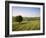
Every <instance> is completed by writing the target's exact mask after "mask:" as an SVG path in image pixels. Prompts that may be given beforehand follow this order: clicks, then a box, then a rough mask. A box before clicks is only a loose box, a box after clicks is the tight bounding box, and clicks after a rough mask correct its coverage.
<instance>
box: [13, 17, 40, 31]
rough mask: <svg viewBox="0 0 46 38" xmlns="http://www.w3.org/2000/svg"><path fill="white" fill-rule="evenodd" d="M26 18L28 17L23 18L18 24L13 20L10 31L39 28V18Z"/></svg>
mask: <svg viewBox="0 0 46 38" xmlns="http://www.w3.org/2000/svg"><path fill="white" fill-rule="evenodd" d="M13 19H14V18H13ZM26 19H29V18H25V19H24V20H23V21H22V22H21V23H20V24H19V23H18V22H16V21H14V20H13V22H12V31H26V30H27V31H28V30H40V18H30V20H26ZM34 19H35V20H34Z"/></svg>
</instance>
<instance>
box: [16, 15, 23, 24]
mask: <svg viewBox="0 0 46 38" xmlns="http://www.w3.org/2000/svg"><path fill="white" fill-rule="evenodd" d="M22 20H23V18H22V16H20V15H19V16H16V17H15V21H16V22H19V24H20V22H22Z"/></svg>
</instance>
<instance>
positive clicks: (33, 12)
mask: <svg viewBox="0 0 46 38" xmlns="http://www.w3.org/2000/svg"><path fill="white" fill-rule="evenodd" d="M12 15H13V16H18V15H21V16H23V17H40V8H36V7H17V6H13V7H12Z"/></svg>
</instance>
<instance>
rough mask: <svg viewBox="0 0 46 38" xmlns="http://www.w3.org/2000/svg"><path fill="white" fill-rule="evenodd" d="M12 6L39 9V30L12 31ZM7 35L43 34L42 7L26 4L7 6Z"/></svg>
mask: <svg viewBox="0 0 46 38" xmlns="http://www.w3.org/2000/svg"><path fill="white" fill-rule="evenodd" d="M12 6H20V7H37V8H40V30H37V31H36V30H35V31H12ZM9 33H10V35H13V34H29V33H30V34H32V33H43V6H42V5H26V4H13V3H10V4H9Z"/></svg>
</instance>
